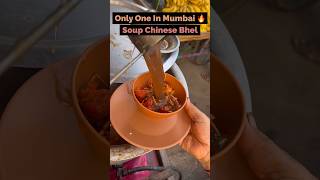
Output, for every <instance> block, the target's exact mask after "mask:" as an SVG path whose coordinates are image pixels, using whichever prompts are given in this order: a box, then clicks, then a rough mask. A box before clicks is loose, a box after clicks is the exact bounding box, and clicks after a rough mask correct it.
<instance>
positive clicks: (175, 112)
mask: <svg viewBox="0 0 320 180" xmlns="http://www.w3.org/2000/svg"><path fill="white" fill-rule="evenodd" d="M146 74H150V72H145V73H143V74H140V75H139V76H138V77H137V78H136V79H134V80H133V83H132V93H133V98H134V100H135V102H136V103H137V104H138V105H139V107H142V109H143V110H145V111H147V112H149V113H152V114H155V115H156V116H159V117H161V116H165V117H167V116H172V115H175V114H177V113H179V112H180V111H182V110H183V109H184V108H185V106H186V104H187V101H188V95H187V92H186V90H185V88H184V86H183V85H182V83H181V82H180V81H179V80H178V79H177V78H176V77H174V76H172V75H171V74H168V73H165V76H168V77H171V78H173V79H175V81H176V82H178V84H179V85H180V86H181V87H182V88H183V92H184V94H185V100H184V102H183V104H182V105H181V107H180V108H179V109H178V110H176V111H173V112H170V113H160V112H156V111H152V110H150V109H148V108H146V107H145V106H144V105H143V104H142V103H141V102H140V101H139V100H138V98H137V97H136V94H135V92H134V91H135V89H134V88H135V83H136V82H137V80H138V79H139V78H141V77H142V76H145V75H146Z"/></svg>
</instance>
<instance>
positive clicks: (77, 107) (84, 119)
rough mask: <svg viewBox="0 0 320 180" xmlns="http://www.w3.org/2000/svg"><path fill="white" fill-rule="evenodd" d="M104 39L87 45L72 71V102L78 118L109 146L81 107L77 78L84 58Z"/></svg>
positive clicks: (104, 39)
mask: <svg viewBox="0 0 320 180" xmlns="http://www.w3.org/2000/svg"><path fill="white" fill-rule="evenodd" d="M104 41H106V38H103V39H100V40H98V41H97V42H95V43H93V44H92V45H90V46H89V47H87V48H86V49H85V51H84V52H83V53H82V54H81V55H80V58H79V60H78V62H77V64H76V66H75V68H74V70H73V73H72V83H71V88H72V89H71V94H72V102H73V105H72V106H73V108H74V109H75V113H76V114H77V115H79V116H80V118H77V119H81V121H82V122H83V123H84V124H85V126H86V127H87V128H88V129H89V131H90V132H92V133H93V135H94V136H95V137H97V139H98V140H99V141H101V142H103V144H105V145H106V146H107V147H110V143H109V141H107V139H105V138H104V137H102V136H101V135H100V134H99V133H98V131H97V130H96V129H94V128H93V126H92V125H91V124H90V123H89V121H88V119H87V117H86V116H85V115H84V113H83V111H82V110H81V107H80V104H79V99H78V91H77V89H76V79H77V75H78V72H79V68H80V65H81V64H82V62H83V61H84V59H86V57H87V56H88V54H89V53H90V52H91V50H92V49H94V48H96V47H97V45H99V44H101V43H102V42H104Z"/></svg>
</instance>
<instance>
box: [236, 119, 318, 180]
mask: <svg viewBox="0 0 320 180" xmlns="http://www.w3.org/2000/svg"><path fill="white" fill-rule="evenodd" d="M248 120H249V121H248V123H247V125H246V127H245V130H244V132H243V134H242V136H241V138H240V139H239V143H238V145H239V148H240V150H241V151H242V154H243V155H244V157H245V159H246V160H247V162H248V164H249V166H250V168H251V169H252V171H253V172H254V173H255V174H256V176H257V177H258V178H259V179H261V180H289V179H290V180H316V179H317V178H315V177H314V176H313V175H312V174H311V173H310V172H309V171H308V170H307V169H306V168H305V167H303V166H302V165H301V164H300V163H299V162H297V161H296V160H294V159H293V158H292V157H290V156H289V155H288V154H287V153H286V152H284V151H283V150H281V149H280V148H279V147H278V146H277V145H276V144H274V143H273V142H272V141H271V140H270V139H269V138H268V137H267V136H265V135H264V134H263V133H262V132H261V131H259V130H258V129H257V127H256V125H255V121H254V119H253V116H252V115H251V114H248Z"/></svg>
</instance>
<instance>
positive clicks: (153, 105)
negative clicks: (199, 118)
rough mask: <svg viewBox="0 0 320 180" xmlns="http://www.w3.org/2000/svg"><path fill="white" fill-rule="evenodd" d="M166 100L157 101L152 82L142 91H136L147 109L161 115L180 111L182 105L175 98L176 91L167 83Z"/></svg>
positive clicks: (165, 87)
mask: <svg viewBox="0 0 320 180" xmlns="http://www.w3.org/2000/svg"><path fill="white" fill-rule="evenodd" d="M163 92H164V95H165V97H164V99H163V100H160V101H159V100H157V99H156V98H155V96H154V93H153V87H152V82H150V81H149V82H148V83H146V85H145V86H144V87H142V88H141V89H137V90H135V95H136V97H137V99H138V100H139V102H140V103H142V105H143V106H145V107H146V108H148V109H150V110H152V111H155V112H160V113H170V112H174V111H176V110H178V109H179V108H180V107H181V104H180V102H179V100H178V98H176V97H175V96H174V93H175V91H174V89H173V88H172V87H170V85H169V84H168V83H165V85H164V88H163Z"/></svg>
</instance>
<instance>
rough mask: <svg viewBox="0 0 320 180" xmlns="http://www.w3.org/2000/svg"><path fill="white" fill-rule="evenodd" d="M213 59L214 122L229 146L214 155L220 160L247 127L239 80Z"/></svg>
mask: <svg viewBox="0 0 320 180" xmlns="http://www.w3.org/2000/svg"><path fill="white" fill-rule="evenodd" d="M211 59H212V60H213V63H212V65H213V78H212V81H213V83H212V85H213V87H212V91H211V98H212V103H211V108H212V112H213V115H214V116H215V119H214V120H213V121H214V124H215V125H216V127H217V128H218V129H219V131H220V132H221V134H222V136H224V137H225V138H227V144H226V145H225V146H224V147H223V149H222V150H221V151H220V152H215V154H214V158H218V157H220V156H221V155H223V154H225V153H226V152H227V151H228V150H230V149H231V148H232V147H233V146H234V145H235V143H236V142H237V140H238V139H239V137H240V135H241V133H242V130H243V128H244V125H245V108H244V99H243V95H242V92H241V89H240V86H239V84H238V82H237V80H236V79H235V78H234V76H233V75H232V74H231V72H230V71H229V70H228V69H227V67H226V66H225V65H223V64H222V63H221V62H220V61H219V60H218V59H217V58H216V57H214V56H213V55H212V56H211ZM211 130H213V129H212V128H211Z"/></svg>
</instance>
